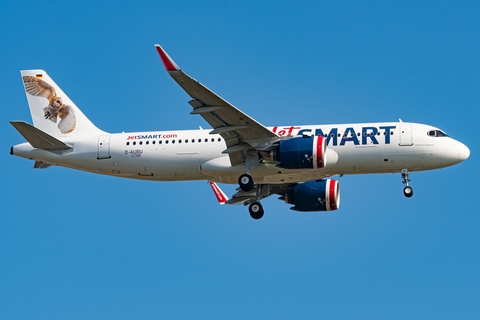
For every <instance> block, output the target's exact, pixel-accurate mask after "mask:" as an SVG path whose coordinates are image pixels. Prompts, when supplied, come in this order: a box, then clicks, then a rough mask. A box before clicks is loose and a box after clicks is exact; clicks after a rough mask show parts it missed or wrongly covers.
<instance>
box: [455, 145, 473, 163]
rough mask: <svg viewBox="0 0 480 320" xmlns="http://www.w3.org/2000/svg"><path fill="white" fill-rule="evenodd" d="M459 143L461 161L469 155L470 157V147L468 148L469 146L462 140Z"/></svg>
mask: <svg viewBox="0 0 480 320" xmlns="http://www.w3.org/2000/svg"><path fill="white" fill-rule="evenodd" d="M458 144H459V145H458V147H457V152H458V156H459V158H460V161H465V160H467V159H468V157H470V149H468V147H467V146H466V145H464V144H463V143H461V142H459V143H458Z"/></svg>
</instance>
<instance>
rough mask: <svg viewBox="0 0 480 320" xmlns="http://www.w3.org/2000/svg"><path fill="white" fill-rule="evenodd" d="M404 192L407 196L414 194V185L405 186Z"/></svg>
mask: <svg viewBox="0 0 480 320" xmlns="http://www.w3.org/2000/svg"><path fill="white" fill-rule="evenodd" d="M403 194H404V195H405V197H407V198H410V197H411V196H413V189H412V187H405V188H404V189H403Z"/></svg>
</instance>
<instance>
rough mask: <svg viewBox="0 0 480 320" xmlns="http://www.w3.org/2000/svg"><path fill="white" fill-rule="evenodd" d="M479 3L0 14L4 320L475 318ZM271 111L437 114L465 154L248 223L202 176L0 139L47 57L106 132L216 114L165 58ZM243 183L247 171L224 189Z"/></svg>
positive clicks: (118, 6)
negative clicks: (64, 156)
mask: <svg viewBox="0 0 480 320" xmlns="http://www.w3.org/2000/svg"><path fill="white" fill-rule="evenodd" d="M479 16H480V4H479V2H474V1H471V2H469V1H463V2H461V3H459V2H458V1H431V2H430V1H421V2H419V1H405V2H402V3H398V2H393V1H392V2H390V1H389V2H387V1H369V2H365V3H364V2H357V1H338V2H335V3H333V2H332V1H311V2H310V1H306V2H303V3H296V2H291V1H277V2H275V3H271V2H264V3H262V2H258V1H241V2H235V3H230V2H226V1H176V2H174V3H169V2H161V1H158V2H155V3H150V2H122V1H116V2H98V1H85V2H82V3H80V2H79V3H67V2H54V1H47V2H38V1H25V2H22V3H21V4H19V3H18V1H7V2H5V3H3V4H2V11H1V12H0V27H1V30H2V32H1V34H0V39H1V43H2V53H1V59H0V69H1V70H2V74H3V77H4V78H3V80H2V86H1V94H2V97H3V112H2V116H1V117H2V123H3V125H1V126H0V133H1V135H2V136H3V139H1V141H0V143H1V148H0V149H1V150H3V151H4V153H3V156H2V163H3V164H4V165H3V167H4V168H3V178H2V183H1V187H0V188H1V194H2V196H1V207H2V209H1V214H0V288H1V290H0V318H1V319H32V318H33V319H86V318H97V319H105V318H107V319H108V318H114V319H159V318H160V319H162V318H163V319H192V318H208V319H225V318H231V319H246V318H249V319H250V318H277V319H292V318H293V319H296V318H303V319H318V318H326V319H352V318H354V319H385V318H388V319H407V318H408V319H425V318H435V319H478V318H479V317H480V289H479V288H480V274H479V270H480V254H479V245H480V233H479V230H480V217H479V212H480V210H479V205H478V203H477V202H476V200H477V197H478V193H479V191H480V190H479V189H480V188H479V187H478V181H479V180H480V175H479V173H478V172H479V171H478V167H479V165H480V162H479V159H478V156H477V154H478V151H479V144H478V137H477V136H476V132H477V131H478V129H477V127H478V122H477V119H478V116H479V111H478V106H479V104H480V86H479V83H480V78H479V75H480V64H479V56H480V43H479V42H480V22H479V21H480V19H479ZM154 43H160V44H161V45H162V46H163V47H164V48H165V49H166V50H167V52H168V53H169V54H170V55H171V56H172V57H173V58H174V60H175V61H176V62H177V63H178V64H179V65H180V67H182V69H184V70H185V71H186V72H187V73H188V74H190V75H191V76H193V77H195V78H196V79H198V80H200V81H201V82H202V83H204V84H205V85H207V86H208V87H209V88H211V89H212V90H214V91H215V92H217V93H218V94H220V95H221V96H222V97H224V98H225V99H227V100H228V101H230V102H231V103H233V104H234V105H236V106H237V107H238V108H240V109H242V110H243V111H244V112H246V113H247V114H249V115H250V116H252V117H253V118H255V119H256V120H257V121H259V122H260V123H262V124H264V125H290V124H315V123H351V122H371V121H396V120H397V119H398V118H402V119H403V120H404V121H411V122H419V123H427V124H431V125H434V126H437V127H440V128H442V129H443V130H445V131H446V132H447V133H448V134H449V135H450V136H452V137H453V138H455V139H458V140H460V141H462V142H463V143H465V144H466V145H467V146H468V147H469V148H470V150H471V156H470V158H469V159H468V160H467V161H466V162H464V163H462V164H459V165H457V166H454V167H451V168H446V169H443V170H437V171H430V172H418V173H414V174H413V175H412V180H413V181H412V186H413V187H414V190H415V195H414V196H413V197H412V198H411V199H406V198H405V197H404V196H403V194H402V189H403V186H402V184H401V180H400V174H386V175H370V176H353V177H352V176H344V177H342V178H340V184H341V188H342V196H341V198H342V203H341V209H340V210H339V211H336V212H331V213H321V212H317V213H297V212H293V211H291V210H289V206H288V205H286V204H284V203H283V202H281V201H278V200H276V199H275V197H271V198H269V199H267V200H265V201H264V202H263V204H264V208H265V210H266V214H265V217H264V218H263V219H262V220H260V221H253V220H252V219H251V218H250V216H249V215H248V211H247V208H244V207H243V206H230V207H226V206H223V207H222V206H219V205H218V204H217V203H216V200H215V198H214V196H213V194H212V192H211V190H210V188H209V186H208V185H207V184H206V183H205V182H177V183H153V182H141V181H130V180H123V179H116V178H112V177H105V176H97V175H94V174H89V173H84V172H78V171H73V170H68V169H64V168H57V167H54V168H49V169H47V170H34V169H33V168H32V166H33V162H31V161H27V160H24V159H21V158H17V157H12V156H10V155H9V154H8V151H9V148H10V147H11V146H12V145H14V144H17V143H21V142H23V138H22V137H21V136H20V135H19V134H18V133H17V132H16V131H15V129H14V128H13V127H12V126H11V125H10V124H9V123H8V120H27V121H29V122H30V121H31V119H30V114H29V111H28V106H27V102H26V98H25V93H24V90H23V87H22V83H21V79H20V73H19V70H21V69H31V68H41V69H44V70H46V71H47V72H48V73H49V75H50V76H51V77H52V78H53V79H54V80H55V81H56V82H57V84H59V85H60V86H61V87H62V89H63V90H64V91H65V92H66V93H67V94H68V95H69V97H70V98H71V99H72V100H74V101H75V103H76V104H77V105H78V106H79V107H80V108H81V109H82V111H83V112H84V113H85V114H86V115H87V116H88V117H89V118H90V119H91V120H92V121H93V122H94V123H95V124H96V125H97V126H98V127H100V128H102V129H103V130H105V131H109V132H120V131H126V132H127V131H140V130H169V129H194V128H197V127H198V126H203V127H208V124H207V123H206V122H204V120H203V119H202V118H201V117H199V116H191V115H189V112H190V110H191V108H190V106H189V105H188V104H187V101H188V96H187V95H186V94H185V93H184V92H183V91H182V89H181V88H180V87H178V85H177V84H176V83H175V82H174V81H173V80H172V79H171V78H170V77H169V76H168V74H167V73H166V72H165V71H164V69H163V66H162V64H161V61H160V59H159V58H158V55H157V53H156V51H155V49H154V47H153V44H154ZM222 187H223V188H224V190H225V191H226V192H227V193H232V192H233V190H234V188H235V186H228V185H227V186H222Z"/></svg>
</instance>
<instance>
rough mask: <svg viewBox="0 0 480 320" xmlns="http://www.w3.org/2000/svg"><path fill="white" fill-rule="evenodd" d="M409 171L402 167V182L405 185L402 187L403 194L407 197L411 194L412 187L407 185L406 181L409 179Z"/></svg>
mask: <svg viewBox="0 0 480 320" xmlns="http://www.w3.org/2000/svg"><path fill="white" fill-rule="evenodd" d="M410 173H411V171H408V169H402V183H403V185H404V186H405V188H403V194H404V195H405V197H407V198H410V197H411V196H413V189H412V187H410V186H409V185H408V183H409V182H410V181H411V180H410V178H409V175H410Z"/></svg>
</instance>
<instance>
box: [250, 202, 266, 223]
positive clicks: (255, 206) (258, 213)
mask: <svg viewBox="0 0 480 320" xmlns="http://www.w3.org/2000/svg"><path fill="white" fill-rule="evenodd" d="M248 212H250V217H252V218H253V219H255V220H258V219H260V218H262V217H263V213H264V211H263V207H262V205H261V204H260V202H258V201H255V202H252V203H251V204H250V206H249V207H248Z"/></svg>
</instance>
